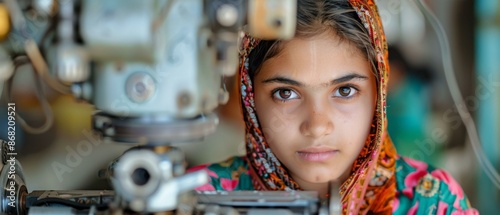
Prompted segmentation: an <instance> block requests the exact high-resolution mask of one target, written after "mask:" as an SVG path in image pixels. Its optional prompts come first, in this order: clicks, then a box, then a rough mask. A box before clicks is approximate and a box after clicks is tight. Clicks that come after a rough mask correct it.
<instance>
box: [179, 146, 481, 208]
mask: <svg viewBox="0 0 500 215" xmlns="http://www.w3.org/2000/svg"><path fill="white" fill-rule="evenodd" d="M198 170H203V171H206V172H207V173H208V175H209V176H210V183H208V184H206V185H203V186H201V187H199V188H198V189H197V190H199V191H213V190H225V191H243V190H246V191H248V190H255V189H254V187H253V185H252V178H251V176H250V174H249V170H248V164H247V162H246V160H245V158H244V157H236V156H235V157H231V158H229V159H227V160H225V161H223V162H220V163H214V164H210V165H201V166H197V167H194V168H191V169H190V170H189V171H190V172H192V171H198ZM395 177H396V187H397V191H396V199H394V201H393V210H394V211H393V213H394V214H422V215H424V214H425V215H427V214H439V215H441V214H446V215H448V214H453V215H456V214H477V213H478V212H477V211H476V210H475V209H472V208H471V207H470V204H469V202H468V200H467V198H466V196H465V194H464V193H463V191H462V189H461V188H460V186H459V184H458V183H457V182H456V181H455V180H454V179H453V178H452V177H451V176H450V175H449V174H448V173H447V172H445V171H443V170H441V169H436V168H434V167H431V166H429V165H427V164H426V163H424V162H421V161H416V160H413V159H409V158H406V157H398V159H397V160H396V175H395ZM370 183H377V181H376V180H375V181H372V182H370Z"/></svg>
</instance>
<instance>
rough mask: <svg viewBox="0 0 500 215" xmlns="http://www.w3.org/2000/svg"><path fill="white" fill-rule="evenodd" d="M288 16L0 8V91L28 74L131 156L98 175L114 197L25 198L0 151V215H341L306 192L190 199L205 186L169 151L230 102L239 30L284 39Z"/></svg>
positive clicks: (241, 6) (42, 3) (8, 143)
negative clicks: (21, 72) (68, 99)
mask: <svg viewBox="0 0 500 215" xmlns="http://www.w3.org/2000/svg"><path fill="white" fill-rule="evenodd" d="M296 10H297V9H296V1H292V0H253V1H246V0H142V1H138V0H60V1H55V0H19V1H18V0H3V1H0V62H1V63H0V64H1V65H0V82H4V81H7V80H9V79H10V78H11V77H12V75H13V74H14V71H15V69H16V67H18V66H19V65H21V64H31V65H32V66H33V68H34V70H35V71H36V76H37V77H39V78H41V79H42V80H43V83H44V84H47V85H49V86H50V87H51V88H53V89H55V90H57V91H59V92H61V93H63V94H71V95H73V96H74V98H75V99H78V100H82V101H86V102H88V103H91V104H93V105H94V106H95V108H96V109H97V110H98V111H97V112H96V113H95V114H94V115H92V116H89V117H92V126H93V129H94V131H95V132H97V133H98V134H99V135H100V136H101V140H102V141H109V142H113V143H116V144H126V145H129V146H130V147H131V148H130V150H127V151H126V152H125V153H124V154H123V155H122V156H120V157H119V158H117V159H116V160H115V161H114V162H112V163H111V164H110V165H109V167H108V168H107V169H106V170H104V171H101V172H99V174H100V175H101V176H102V177H106V178H108V179H109V180H110V181H111V182H112V185H113V188H114V190H113V191H88V190H66V191H62V190H61V191H49V190H46V191H44V190H40V191H32V192H28V187H29V186H28V185H26V184H25V183H24V176H23V172H22V171H21V164H20V163H19V162H18V161H17V160H15V159H9V155H10V154H12V153H13V152H14V147H15V140H13V139H7V140H5V141H3V142H2V149H1V150H2V154H3V157H2V164H1V165H2V167H3V168H2V171H1V173H0V184H1V185H2V186H3V187H4V191H3V192H1V194H0V199H1V205H0V208H1V210H0V211H1V212H3V213H5V214H30V215H38V214H169V213H178V214H271V213H275V214H277V213H286V214H328V213H338V212H339V210H340V204H339V203H340V199H339V197H338V196H335V195H333V196H332V198H331V203H330V204H323V205H321V204H320V203H319V201H318V198H317V194H316V193H315V192H298V191H293V192H250V191H248V192H193V190H194V189H195V188H196V187H198V186H200V185H203V184H205V183H207V182H208V175H207V174H206V172H204V171H199V172H192V173H186V172H185V164H184V163H185V162H184V156H183V154H182V153H181V152H180V151H179V150H177V149H176V148H174V147H172V144H174V143H177V142H189V141H196V140H199V139H200V138H203V137H205V136H206V135H208V134H210V133H212V132H213V131H214V130H215V128H216V126H217V124H218V118H217V116H216V114H214V113H213V110H214V109H215V108H216V107H217V106H218V105H219V104H224V103H225V102H227V100H228V92H227V91H226V88H225V85H224V82H223V78H224V77H227V76H232V75H234V74H235V72H236V70H237V66H238V60H239V59H238V47H239V45H238V42H239V38H240V37H241V36H242V30H245V31H247V32H249V33H250V34H252V35H253V36H255V37H259V38H264V39H287V38H291V37H293V34H294V31H295V19H296ZM6 89H7V87H6ZM6 95H7V96H8V95H9V93H6ZM7 100H10V99H9V98H7ZM123 107H127V108H123ZM12 112H15V111H12ZM14 114H15V113H14ZM15 117H16V116H15V115H14V116H12V117H11V118H9V120H11V119H12V121H14V119H15ZM9 122H10V121H9ZM35 130H36V129H35ZM43 130H44V129H43V128H42V129H41V130H40V129H39V130H36V132H43ZM9 138H10V136H9ZM96 171H97V170H96ZM332 190H333V191H334V192H337V193H338V187H335V186H332ZM167 212H169V213H167Z"/></svg>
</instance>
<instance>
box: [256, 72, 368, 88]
mask: <svg viewBox="0 0 500 215" xmlns="http://www.w3.org/2000/svg"><path fill="white" fill-rule="evenodd" d="M353 79H360V80H368V77H366V76H364V75H361V74H357V73H349V74H347V75H344V76H342V77H339V78H336V79H333V80H331V81H330V82H329V83H323V84H321V85H324V86H332V85H337V84H341V83H344V82H348V81H351V80H353ZM262 83H264V84H266V83H281V84H289V85H293V86H297V87H302V86H305V84H303V83H301V82H299V81H296V80H293V79H290V78H286V77H283V76H275V77H271V78H268V79H265V80H263V81H262Z"/></svg>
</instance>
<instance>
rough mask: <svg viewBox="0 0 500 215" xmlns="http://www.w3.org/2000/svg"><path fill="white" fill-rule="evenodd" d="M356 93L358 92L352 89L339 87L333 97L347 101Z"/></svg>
mask: <svg viewBox="0 0 500 215" xmlns="http://www.w3.org/2000/svg"><path fill="white" fill-rule="evenodd" d="M357 92H358V90H356V89H355V88H354V87H339V88H338V89H337V91H335V94H334V95H333V96H334V97H341V98H346V99H349V98H351V97H353V96H354V95H355V94H356V93H357Z"/></svg>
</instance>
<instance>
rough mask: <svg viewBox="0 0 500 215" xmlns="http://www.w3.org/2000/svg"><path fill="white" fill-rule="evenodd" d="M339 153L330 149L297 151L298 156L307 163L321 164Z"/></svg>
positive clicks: (312, 148) (316, 148)
mask: <svg viewBox="0 0 500 215" xmlns="http://www.w3.org/2000/svg"><path fill="white" fill-rule="evenodd" d="M338 152H339V151H338V150H335V149H332V148H330V147H309V148H305V149H302V150H299V151H297V154H298V155H299V157H300V158H302V159H304V160H306V161H311V162H320V161H325V160H328V159H330V158H331V157H333V156H334V155H335V154H337V153H338Z"/></svg>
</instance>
